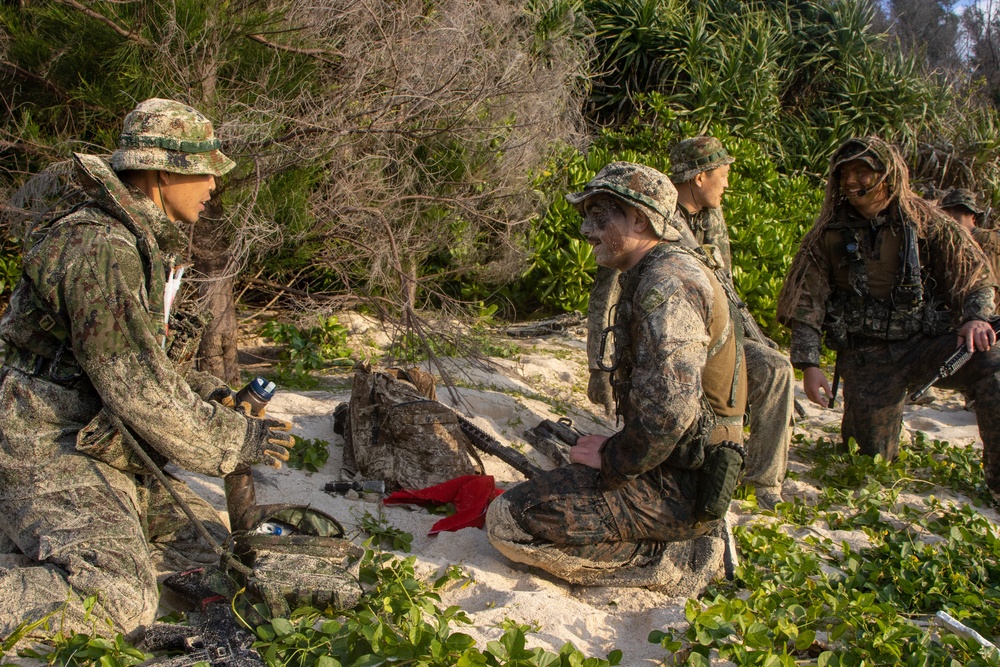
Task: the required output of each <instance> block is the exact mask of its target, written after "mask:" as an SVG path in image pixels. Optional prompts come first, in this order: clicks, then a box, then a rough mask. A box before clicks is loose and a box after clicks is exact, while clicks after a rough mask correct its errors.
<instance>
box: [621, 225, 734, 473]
mask: <svg viewBox="0 0 1000 667" xmlns="http://www.w3.org/2000/svg"><path fill="white" fill-rule="evenodd" d="M653 252H661V253H674V252H677V253H686V254H688V255H690V256H691V257H693V258H695V259H696V260H697V261H698V262H697V263H698V266H699V268H701V270H702V271H703V272H704V273H705V276H706V277H707V278H708V282H709V284H710V285H711V286H712V320H711V321H710V322H709V324H708V333H709V343H708V354H707V359H706V362H705V368H704V370H703V371H702V379H701V383H702V392H703V394H704V400H705V402H707V403H708V406H710V407H711V410H712V413H713V415H714V417H715V418H714V422H715V424H716V425H715V427H714V429H713V430H712V433H711V436H710V437H709V439H708V441H707V442H705V444H717V443H719V442H722V441H723V440H731V441H733V442H742V441H743V413H744V412H746V404H747V378H746V363H745V360H744V357H743V345H742V335H741V330H740V329H739V326H740V324H739V323H740V320H739V318H738V314H734V313H733V308H734V306H733V305H732V304H730V303H729V300H728V298H727V297H726V292H725V290H724V289H723V287H722V285H721V284H719V281H718V280H717V279H716V277H715V275H714V274H713V272H712V270H711V268H709V267H708V266H706V265H705V263H704V260H703V259H702V258H701V257H700V256H699V255H698V254H696V253H695V252H693V251H691V250H689V249H687V248H685V247H683V246H680V245H678V244H660V245H658V246H657V247H656V248H655V249H654V250H653ZM638 276H639V274H635V275H634V276H633V277H632V280H637V279H638ZM636 286H637V283H634V282H629V281H626V282H625V283H623V285H622V293H621V296H620V299H619V306H618V308H617V309H616V310H617V311H618V318H623V319H624V321H622V319H616V326H615V327H614V328H615V329H619V330H618V331H616V334H615V335H616V338H615V344H616V358H617V359H619V363H620V364H621V367H619V368H616V370H615V374H614V378H615V379H614V380H613V384H614V385H615V387H616V395H615V398H616V401H620V400H622V399H623V398H624V395H619V394H618V387H626V386H628V384H629V382H628V378H630V376H631V372H632V368H631V367H632V365H633V364H634V357H633V353H632V350H631V349H630V348H631V343H630V342H626V341H627V340H628V339H629V338H630V331H627V330H628V329H629V328H630V327H631V323H629V324H628V325H627V326H625V322H626V321H628V320H629V319H630V317H631V316H630V315H624V312H625V311H627V312H631V309H630V308H629V307H628V306H627V304H626V305H625V307H624V308H623V304H622V302H628V301H630V300H631V299H632V296H633V294H634V292H635V289H636ZM618 336H621V337H622V339H621V340H620V339H619V338H618ZM619 343H623V345H622V348H621V349H620V350H619V348H618V345H619ZM619 354H620V356H619ZM619 378H621V379H623V380H624V382H619ZM625 391H626V392H627V391H629V389H626V390H625ZM619 405H620V403H619ZM699 446H700V445H699ZM681 458H683V457H681Z"/></svg>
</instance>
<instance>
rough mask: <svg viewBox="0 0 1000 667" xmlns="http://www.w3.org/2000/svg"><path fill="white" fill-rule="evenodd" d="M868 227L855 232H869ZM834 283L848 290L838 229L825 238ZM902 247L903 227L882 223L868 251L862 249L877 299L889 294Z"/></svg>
mask: <svg viewBox="0 0 1000 667" xmlns="http://www.w3.org/2000/svg"><path fill="white" fill-rule="evenodd" d="M868 233H869V231H868V229H865V228H862V229H859V230H858V236H859V237H860V236H862V235H863V234H868ZM824 240H825V242H826V246H827V256H828V257H829V258H830V269H831V271H832V272H833V284H834V285H835V286H836V287H837V289H840V290H845V291H851V283H850V278H849V268H848V262H847V253H846V251H845V248H844V240H843V236H842V233H841V230H839V229H838V230H837V231H835V232H830V233H828V234H827V235H826V238H825V239H824ZM902 248H903V230H902V229H900V228H898V227H896V226H895V225H890V224H887V225H883V226H882V227H881V228H879V230H878V233H877V234H876V236H875V239H874V241H873V242H872V247H871V254H868V253H865V258H864V259H865V268H866V269H867V272H868V290H869V293H870V294H871V295H872V296H873V297H875V298H876V299H881V300H883V301H887V300H889V299H891V298H892V288H893V286H894V285H895V284H896V282H897V280H898V279H899V268H900V266H899V265H900V261H901V260H900V255H901V252H900V251H901V250H902Z"/></svg>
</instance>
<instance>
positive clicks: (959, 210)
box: [941, 188, 1000, 280]
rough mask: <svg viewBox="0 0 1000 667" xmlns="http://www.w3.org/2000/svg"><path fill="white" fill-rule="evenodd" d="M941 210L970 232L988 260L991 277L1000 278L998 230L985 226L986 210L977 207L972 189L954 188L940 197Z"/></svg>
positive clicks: (999, 234)
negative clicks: (991, 270) (991, 272)
mask: <svg viewBox="0 0 1000 667" xmlns="http://www.w3.org/2000/svg"><path fill="white" fill-rule="evenodd" d="M941 210H942V211H944V212H945V213H947V214H948V215H950V216H951V217H952V218H953V219H954V220H955V222H957V223H958V224H959V225H960V226H961V227H962V228H963V229H965V230H966V231H967V232H969V233H970V234H972V239H973V240H974V241H975V242H976V243H978V244H979V247H980V248H982V249H983V252H984V253H985V254H986V258H987V259H988V260H989V261H990V268H992V269H993V277H994V278H995V279H998V280H1000V231H998V230H996V229H989V228H987V227H986V226H985V225H986V223H987V222H988V221H987V220H986V218H987V217H988V216H987V212H986V211H984V210H982V209H981V208H979V205H978V204H977V203H976V196H975V195H974V194H973V193H972V191H971V190H966V189H965V188H955V189H954V190H952V191H951V192H949V193H948V194H946V195H945V196H944V197H943V198H942V199H941Z"/></svg>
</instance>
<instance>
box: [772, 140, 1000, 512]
mask: <svg viewBox="0 0 1000 667" xmlns="http://www.w3.org/2000/svg"><path fill="white" fill-rule="evenodd" d="M995 300H996V283H995V281H994V280H993V278H992V276H991V275H990V271H989V269H988V268H987V264H986V258H985V257H984V256H983V253H982V251H980V250H979V248H978V247H977V246H976V244H975V243H973V242H972V239H971V238H969V235H968V234H966V233H965V232H964V231H962V230H961V229H960V228H959V227H958V225H957V224H955V222H954V221H953V220H951V219H950V218H948V217H947V216H945V215H944V214H943V213H941V212H940V210H939V209H938V208H937V207H936V206H934V205H933V204H931V203H929V202H926V201H924V200H923V199H921V198H920V197H919V196H918V195H917V194H916V193H914V192H913V191H912V190H911V189H910V180H909V172H908V171H907V168H906V164H905V162H904V161H903V158H902V156H901V155H900V154H899V151H898V150H897V149H896V148H895V147H893V146H890V145H889V144H888V143H886V142H885V141H883V140H882V139H879V138H877V137H863V138H854V139H850V140H848V141H846V142H844V143H843V144H842V145H841V146H840V147H839V148H838V149H837V150H836V151H835V152H834V154H833V156H832V157H831V158H830V173H829V178H828V181H827V186H826V196H825V199H824V202H823V208H822V210H821V212H820V217H819V219H818V220H817V221H816V224H815V225H814V226H813V228H812V230H810V231H809V233H808V234H806V236H805V238H804V239H803V240H802V245H801V247H800V249H799V251H798V253H797V254H796V256H795V259H794V261H793V264H792V269H791V271H790V273H789V276H788V279H787V280H786V281H785V285H784V287H783V288H782V291H781V295H780V297H779V300H778V320H779V321H780V322H781V323H783V324H785V325H787V326H788V327H789V328H790V329H791V331H792V363H793V364H794V365H795V367H796V368H799V369H801V370H802V375H803V385H804V388H805V391H806V395H807V396H808V397H809V398H810V400H812V401H813V402H814V403H816V404H818V405H821V406H825V405H827V403H828V401H829V398H830V385H829V382H827V380H826V377H825V376H824V375H823V373H822V371H821V370H820V369H819V357H820V346H821V343H822V341H823V340H824V336H825V341H826V344H827V346H828V347H830V348H832V349H834V350H836V351H837V353H838V357H837V365H838V368H839V369H840V374H841V376H842V377H843V380H844V418H843V424H842V426H841V437H842V438H843V440H844V442H845V443H846V442H847V441H848V440H849V439H850V438H854V439H855V441H856V442H857V444H858V446H859V448H860V451H861V452H862V453H863V454H869V455H875V454H881V455H882V456H883V457H884V458H886V459H892V458H893V457H894V456H895V454H896V451H897V448H898V446H899V435H900V429H901V427H902V416H903V403H904V399H905V397H906V394H907V390H908V389H909V388H912V387H915V386H918V385H919V384H921V383H922V382H924V381H926V380H928V379H929V378H931V377H933V375H934V372H935V371H936V369H937V367H938V366H939V365H940V363H941V362H942V361H943V360H944V359H945V358H946V357H947V356H948V355H949V354H950V353H952V352H954V351H955V349H956V347H957V346H959V345H961V344H962V343H965V344H966V345H968V346H969V349H972V350H975V351H976V353H975V354H974V355H973V356H972V358H971V359H970V360H969V362H968V363H967V364H965V366H963V367H962V368H961V369H960V370H959V371H958V372H957V373H955V374H954V375H952V376H951V377H949V378H947V379H945V380H942V381H941V382H939V386H942V387H943V388H946V389H957V390H960V391H963V392H965V393H966V395H968V396H969V397H970V398H972V399H973V400H976V402H977V407H978V410H977V421H978V422H979V433H980V435H981V436H982V439H983V468H984V472H985V476H986V482H987V484H988V485H989V487H990V489H991V490H992V491H993V493H994V494H995V495H996V494H1000V349H998V348H996V347H993V345H994V343H995V342H996V337H995V335H994V333H993V330H992V328H991V327H990V325H989V323H988V321H987V320H989V318H990V317H992V316H993V315H994V312H995V311H994V308H995ZM956 332H957V336H956Z"/></svg>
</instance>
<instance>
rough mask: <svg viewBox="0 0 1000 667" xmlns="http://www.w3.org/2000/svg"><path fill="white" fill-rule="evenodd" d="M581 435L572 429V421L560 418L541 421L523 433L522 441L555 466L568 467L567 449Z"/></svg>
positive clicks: (574, 443)
mask: <svg viewBox="0 0 1000 667" xmlns="http://www.w3.org/2000/svg"><path fill="white" fill-rule="evenodd" d="M582 435H583V434H582V433H580V432H579V431H577V430H576V429H575V428H574V427H573V421H572V420H570V419H567V418H566V417H562V418H561V419H559V421H555V422H554V421H552V420H550V419H543V420H542V421H541V422H539V424H538V426H536V427H534V428H529V429H528V430H527V431H525V432H524V439H525V440H527V441H528V442H529V443H530V444H531V446H532V447H534V448H535V449H537V450H538V451H539V452H540V453H542V454H544V455H545V456H547V457H548V458H549V459H550V460H551V461H552V462H553V463H555V464H556V465H557V466H564V465H569V464H570V460H569V448H570V447H573V446H574V445H576V441H577V439H578V438H580V437H581V436H582Z"/></svg>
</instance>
